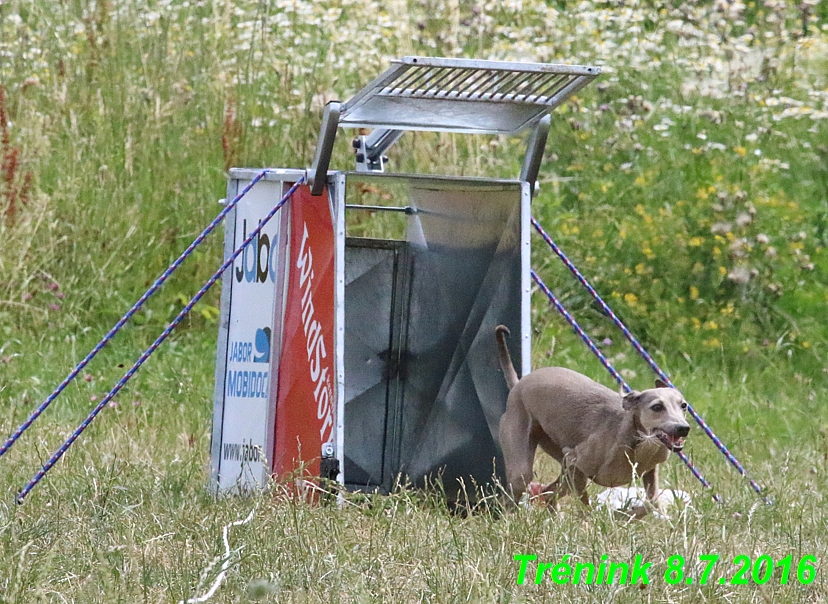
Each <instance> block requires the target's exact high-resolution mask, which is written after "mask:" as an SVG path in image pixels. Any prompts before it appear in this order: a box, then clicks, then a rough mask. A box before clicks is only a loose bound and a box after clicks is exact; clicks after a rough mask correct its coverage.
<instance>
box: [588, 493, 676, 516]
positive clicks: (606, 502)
mask: <svg viewBox="0 0 828 604" xmlns="http://www.w3.org/2000/svg"><path fill="white" fill-rule="evenodd" d="M677 501H681V502H682V503H683V504H684V505H689V504H690V501H691V500H690V494H689V493H687V492H685V491H679V490H678V489H662V491H661V493H660V494H659V496H658V497H657V498H656V502H657V504H658V507H660V508H661V510H662V512H663V511H666V510H667V508H669V507H670V506H673V505H675V504H676V502H677ZM596 506H597V507H608V508H610V509H612V510H617V511H621V512H634V511H635V510H636V509H639V510H640V509H644V508H645V507H646V506H647V493H646V491H645V490H644V489H642V488H641V487H612V488H610V489H606V490H605V491H601V492H600V493H598V496H597V497H596ZM653 513H654V514H655V515H656V516H658V517H663V516H664V514H663V513H660V512H659V510H658V509H656V510H653Z"/></svg>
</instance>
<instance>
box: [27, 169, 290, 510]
mask: <svg viewBox="0 0 828 604" xmlns="http://www.w3.org/2000/svg"><path fill="white" fill-rule="evenodd" d="M304 180H305V179H304V177H302V178H300V179H299V180H298V181H297V182H296V183H294V185H293V186H292V187H291V188H290V189H288V192H287V193H285V195H284V196H283V197H282V199H281V200H280V201H279V203H277V204H276V205H275V206H274V207H273V209H272V210H270V212H268V214H267V216H265V217H264V218H263V219H262V221H261V222H260V223H259V225H258V226H257V227H256V228H254V229H253V230H252V231H250V234H249V235H248V236H247V238H246V239H245V240H244V241H243V242H242V243H241V245H240V246H239V247H237V248H236V249H235V250H234V251H233V253H232V254H230V256H229V257H228V258H227V259H226V260H225V261H224V262H223V263H222V265H221V266H220V267H219V269H218V270H217V271H216V272H215V273H213V276H212V277H210V279H208V280H207V282H206V283H205V284H204V285H203V286H202V288H201V289H200V290H198V292H197V293H196V295H195V296H193V298H192V299H191V300H190V301H189V302H188V303H187V305H186V306H185V307H184V308H182V309H181V312H179V313H178V315H177V316H176V317H175V319H173V320H172V322H171V323H170V324H169V325H168V326H167V327H166V329H164V331H163V332H162V333H161V335H160V336H158V337H157V338H156V339H155V341H154V342H153V343H152V344H151V345H150V347H149V348H147V349H146V350H145V351H144V352H143V354H141V356H140V357H139V358H138V360H137V361H135V364H134V365H133V366H132V367H130V368H129V371H127V372H126V373H125V374H124V375H123V377H122V378H121V379H120V380H118V383H117V384H115V387H114V388H112V390H110V391H109V393H108V394H107V395H106V396H105V397H104V398H103V399H101V402H100V403H98V404H97V405H96V406H95V408H94V409H93V410H92V412H91V413H90V414H89V415H88V416H87V417H86V419H85V420H83V422H81V424H80V426H78V427H77V429H76V430H75V431H74V432H73V433H72V434H71V436H69V438H68V439H66V442H64V443H63V444H62V445H61V446H60V448H59V449H58V450H57V451H55V453H54V454H53V455H52V456H51V457H50V458H49V461H47V462H46V463H45V464H44V465H43V467H42V468H41V469H40V470H39V471H38V472H37V474H35V476H34V478H32V480H31V481H30V482H29V484H27V485H26V486H25V487H24V488H23V489H22V490H21V491H20V493H18V495H17V503H23V499H24V498H25V497H26V495H28V494H29V492H30V491H31V490H32V489H33V488H34V487H35V486H36V485H37V483H38V482H40V480H41V479H42V478H43V477H44V476H45V475H46V472H48V471H49V470H50V469H51V468H52V466H54V465H55V464H56V463H57V461H58V460H59V459H60V458H61V457H62V456H63V454H64V453H66V451H67V450H68V449H69V447H71V446H72V443H74V442H75V441H76V440H77V439H78V437H79V436H80V435H81V434H82V433H83V431H84V430H86V428H87V427H88V426H89V424H91V423H92V420H94V419H95V417H96V416H97V415H98V413H100V412H101V410H102V409H103V408H104V407H105V406H106V404H107V403H108V402H109V401H111V400H112V399H113V398H114V397H115V395H116V394H118V391H119V390H121V388H123V387H124V385H125V384H126V383H127V382H128V381H129V379H130V378H131V377H132V376H133V375H134V374H135V372H136V371H138V369H139V368H140V367H141V365H143V364H144V362H145V361H146V360H147V359H148V358H149V357H150V355H151V354H152V353H153V352H155V350H156V349H157V348H158V347H159V346H160V345H161V343H162V342H163V341H164V340H166V339H167V336H169V335H170V333H172V330H173V329H175V327H176V325H178V324H179V323H180V322H181V320H182V319H183V318H184V317H186V316H187V314H188V313H189V312H190V311H191V310H192V309H193V306H195V305H196V304H197V303H198V301H199V300H201V298H202V296H204V294H206V293H207V290H209V289H210V288H211V287H212V286H213V285H214V284H215V282H216V281H218V280H219V278H220V277H221V275H222V274H223V273H224V271H226V270H227V269H228V268H230V266H231V265H232V264H233V262H234V261H235V260H236V258H237V257H238V256H239V254H241V253H242V252H243V251H244V248H246V247H247V246H248V245H249V244H250V242H251V241H253V239H255V238H256V236H257V235H258V234H259V232H260V231H261V230H262V229H263V228H264V226H265V225H266V224H267V223H268V222H269V221H270V219H271V218H273V216H275V215H276V212H278V211H279V210H280V209H281V208H282V206H283V205H284V204H285V203H286V202H287V200H288V199H290V197H291V196H292V195H293V194H294V192H296V189H297V188H298V187H299V185H301V184H302V183H303V182H304Z"/></svg>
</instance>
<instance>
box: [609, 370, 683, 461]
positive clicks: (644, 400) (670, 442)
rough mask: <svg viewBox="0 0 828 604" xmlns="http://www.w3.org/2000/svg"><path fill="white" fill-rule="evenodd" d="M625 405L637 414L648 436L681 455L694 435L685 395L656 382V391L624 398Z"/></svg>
mask: <svg viewBox="0 0 828 604" xmlns="http://www.w3.org/2000/svg"><path fill="white" fill-rule="evenodd" d="M623 404H624V409H626V410H628V411H632V412H633V413H635V414H636V418H637V423H638V424H639V425H640V426H641V429H642V431H643V432H644V434H645V435H648V436H649V435H652V436H655V437H656V438H658V440H659V442H661V444H663V445H664V446H665V447H667V449H669V450H670V451H681V449H682V448H683V447H684V438H685V437H686V436H687V435H688V434H689V433H690V424H688V423H687V421H686V420H685V419H684V413H685V411H686V410H687V401H685V400H684V397H683V396H682V395H681V392H679V391H678V390H676V389H675V388H669V387H668V386H667V384H665V383H664V382H662V381H661V380H656V387H655V388H652V389H650V390H644V391H643V392H636V391H632V392H630V393H628V394H626V395H624V402H623Z"/></svg>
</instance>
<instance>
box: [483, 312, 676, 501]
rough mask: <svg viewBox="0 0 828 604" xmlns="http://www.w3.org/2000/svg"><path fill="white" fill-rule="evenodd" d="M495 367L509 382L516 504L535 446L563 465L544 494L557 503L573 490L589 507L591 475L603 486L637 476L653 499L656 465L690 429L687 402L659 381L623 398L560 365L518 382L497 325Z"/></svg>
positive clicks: (509, 467)
mask: <svg viewBox="0 0 828 604" xmlns="http://www.w3.org/2000/svg"><path fill="white" fill-rule="evenodd" d="M495 333H496V337H497V343H498V347H499V349H500V367H501V369H502V371H503V375H504V377H505V378H506V382H507V384H508V385H509V398H508V400H507V402H506V412H505V413H504V414H503V417H502V418H501V419H500V446H501V448H502V450H503V459H504V461H505V464H506V480H507V483H508V484H507V486H508V488H509V489H510V490H511V495H512V497H514V500H515V501H519V500H520V498H521V496H522V495H523V493H524V492H525V491H526V490H527V488H528V486H529V483H530V481H531V480H532V466H533V463H534V460H535V450H536V449H537V447H538V445H540V447H541V448H542V449H543V450H544V451H546V452H547V453H548V454H549V455H551V456H552V457H553V458H554V459H556V460H557V461H558V462H559V463H560V464H561V474H560V476H559V477H558V479H557V480H556V481H555V482H553V483H551V484H549V485H548V486H546V487H545V488H544V489H543V491H544V497H545V500H546V502H547V504H548V505H550V506H554V505H555V504H556V501H557V499H558V498H560V497H563V496H564V495H566V494H568V493H570V492H572V493H573V494H574V495H576V496H578V497H580V499H581V501H582V502H583V503H584V504H586V505H588V504H589V497H588V496H587V493H586V490H585V487H586V485H587V481H588V480H592V481H593V482H594V483H596V484H598V485H601V486H604V487H617V486H621V485H627V484H630V483H631V482H632V480H633V475H634V473H635V474H637V475H638V476H641V478H642V481H643V483H644V486H645V488H646V492H647V498H648V500H649V501H650V502H651V503H654V504H655V503H656V499H657V497H658V495H659V490H658V464H660V463H661V462H663V461H665V460H666V459H667V457H668V456H669V455H670V452H671V451H681V449H682V447H683V446H684V437H686V436H687V434H688V433H689V432H690V425H689V424H688V423H687V422H686V421H685V418H684V412H685V409H687V402H686V401H685V400H684V397H683V396H682V395H681V393H680V392H679V391H678V390H675V389H674V388H668V387H667V385H666V384H665V383H663V382H662V381H661V380H656V387H655V388H653V389H650V390H644V391H643V392H635V391H633V392H630V393H629V394H626V395H623V396H622V395H621V394H619V393H617V392H613V391H612V390H610V389H609V388H606V387H605V386H602V385H601V384H598V383H597V382H594V381H592V380H591V379H589V378H588V377H586V376H585V375H581V374H580V373H577V372H575V371H572V370H570V369H565V368H563V367H544V368H542V369H537V370H535V371H533V372H532V373H530V374H529V375H526V376H524V377H523V378H522V379H520V380H519V379H518V377H517V373H516V372H515V368H514V365H513V364H512V358H511V356H510V355H509V350H508V348H507V347H506V337H507V336H508V335H509V330H508V329H507V328H506V327H505V326H503V325H498V326H497V327H496V328H495Z"/></svg>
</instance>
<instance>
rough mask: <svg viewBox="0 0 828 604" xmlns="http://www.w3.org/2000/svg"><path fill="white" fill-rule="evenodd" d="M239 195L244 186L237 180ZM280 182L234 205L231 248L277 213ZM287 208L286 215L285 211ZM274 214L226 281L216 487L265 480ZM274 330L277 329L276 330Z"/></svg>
mask: <svg viewBox="0 0 828 604" xmlns="http://www.w3.org/2000/svg"><path fill="white" fill-rule="evenodd" d="M238 184H239V189H242V188H243V187H244V186H245V185H246V184H247V183H245V182H243V181H240V182H239V183H238ZM282 191H283V187H282V182H280V181H275V182H274V181H264V180H263V181H260V182H259V183H257V184H256V186H255V187H254V188H253V189H252V190H251V191H250V192H249V193H248V194H247V195H246V196H245V197H244V198H243V199H242V200H241V201H240V202H239V203H238V205H237V206H236V218H235V234H234V239H235V241H234V248H235V247H236V246H238V245H241V242H242V241H244V239H245V238H246V237H247V235H248V234H249V233H250V231H252V230H253V229H255V228H256V227H257V226H258V225H259V222H260V221H261V220H262V218H264V217H265V216H266V215H267V213H268V212H269V211H270V210H271V209H272V208H273V206H275V205H276V204H277V203H278V202H279V200H280V199H281V196H282ZM287 210H288V206H285V208H284V210H282V211H287ZM280 218H281V217H280V214H277V215H276V216H274V217H273V218H272V219H271V220H270V222H268V223H267V224H266V225H265V226H264V228H263V229H262V231H261V233H259V235H258V236H257V237H256V238H254V239H253V241H252V242H251V243H250V245H248V246H247V248H246V249H245V250H244V253H243V254H241V255H240V256H239V257H238V258H237V259H236V262H235V263H234V265H233V266H232V267H231V268H230V269H228V270H229V274H228V275H225V279H224V281H223V284H224V287H227V285H228V282H229V284H230V288H231V293H230V299H231V304H230V316H229V324H228V331H227V349H226V356H225V372H224V391H223V395H224V405H223V418H222V429H221V448H220V452H219V464H218V465H219V469H218V488H219V490H220V491H224V490H228V489H230V490H235V489H239V490H248V489H252V488H256V487H260V486H263V485H264V484H266V482H267V479H268V477H269V475H270V461H271V460H268V459H267V457H268V456H269V455H270V451H269V450H268V441H269V438H270V435H271V434H272V432H273V426H272V425H269V424H270V423H272V418H273V412H272V409H270V385H271V379H272V376H271V368H272V359H271V356H272V355H273V346H272V343H273V338H274V335H275V337H277V338H278V333H276V334H274V325H273V316H274V302H275V299H276V292H277V291H283V289H284V285H283V284H282V283H279V281H281V280H282V277H281V275H280V271H279V268H280V265H281V263H282V262H283V261H284V258H283V256H284V253H283V250H284V246H283V245H280V243H281V242H280V238H281V237H284V236H286V234H285V233H282V232H281V229H282V227H281V225H282V221H281V219H280ZM277 330H278V327H277Z"/></svg>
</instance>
